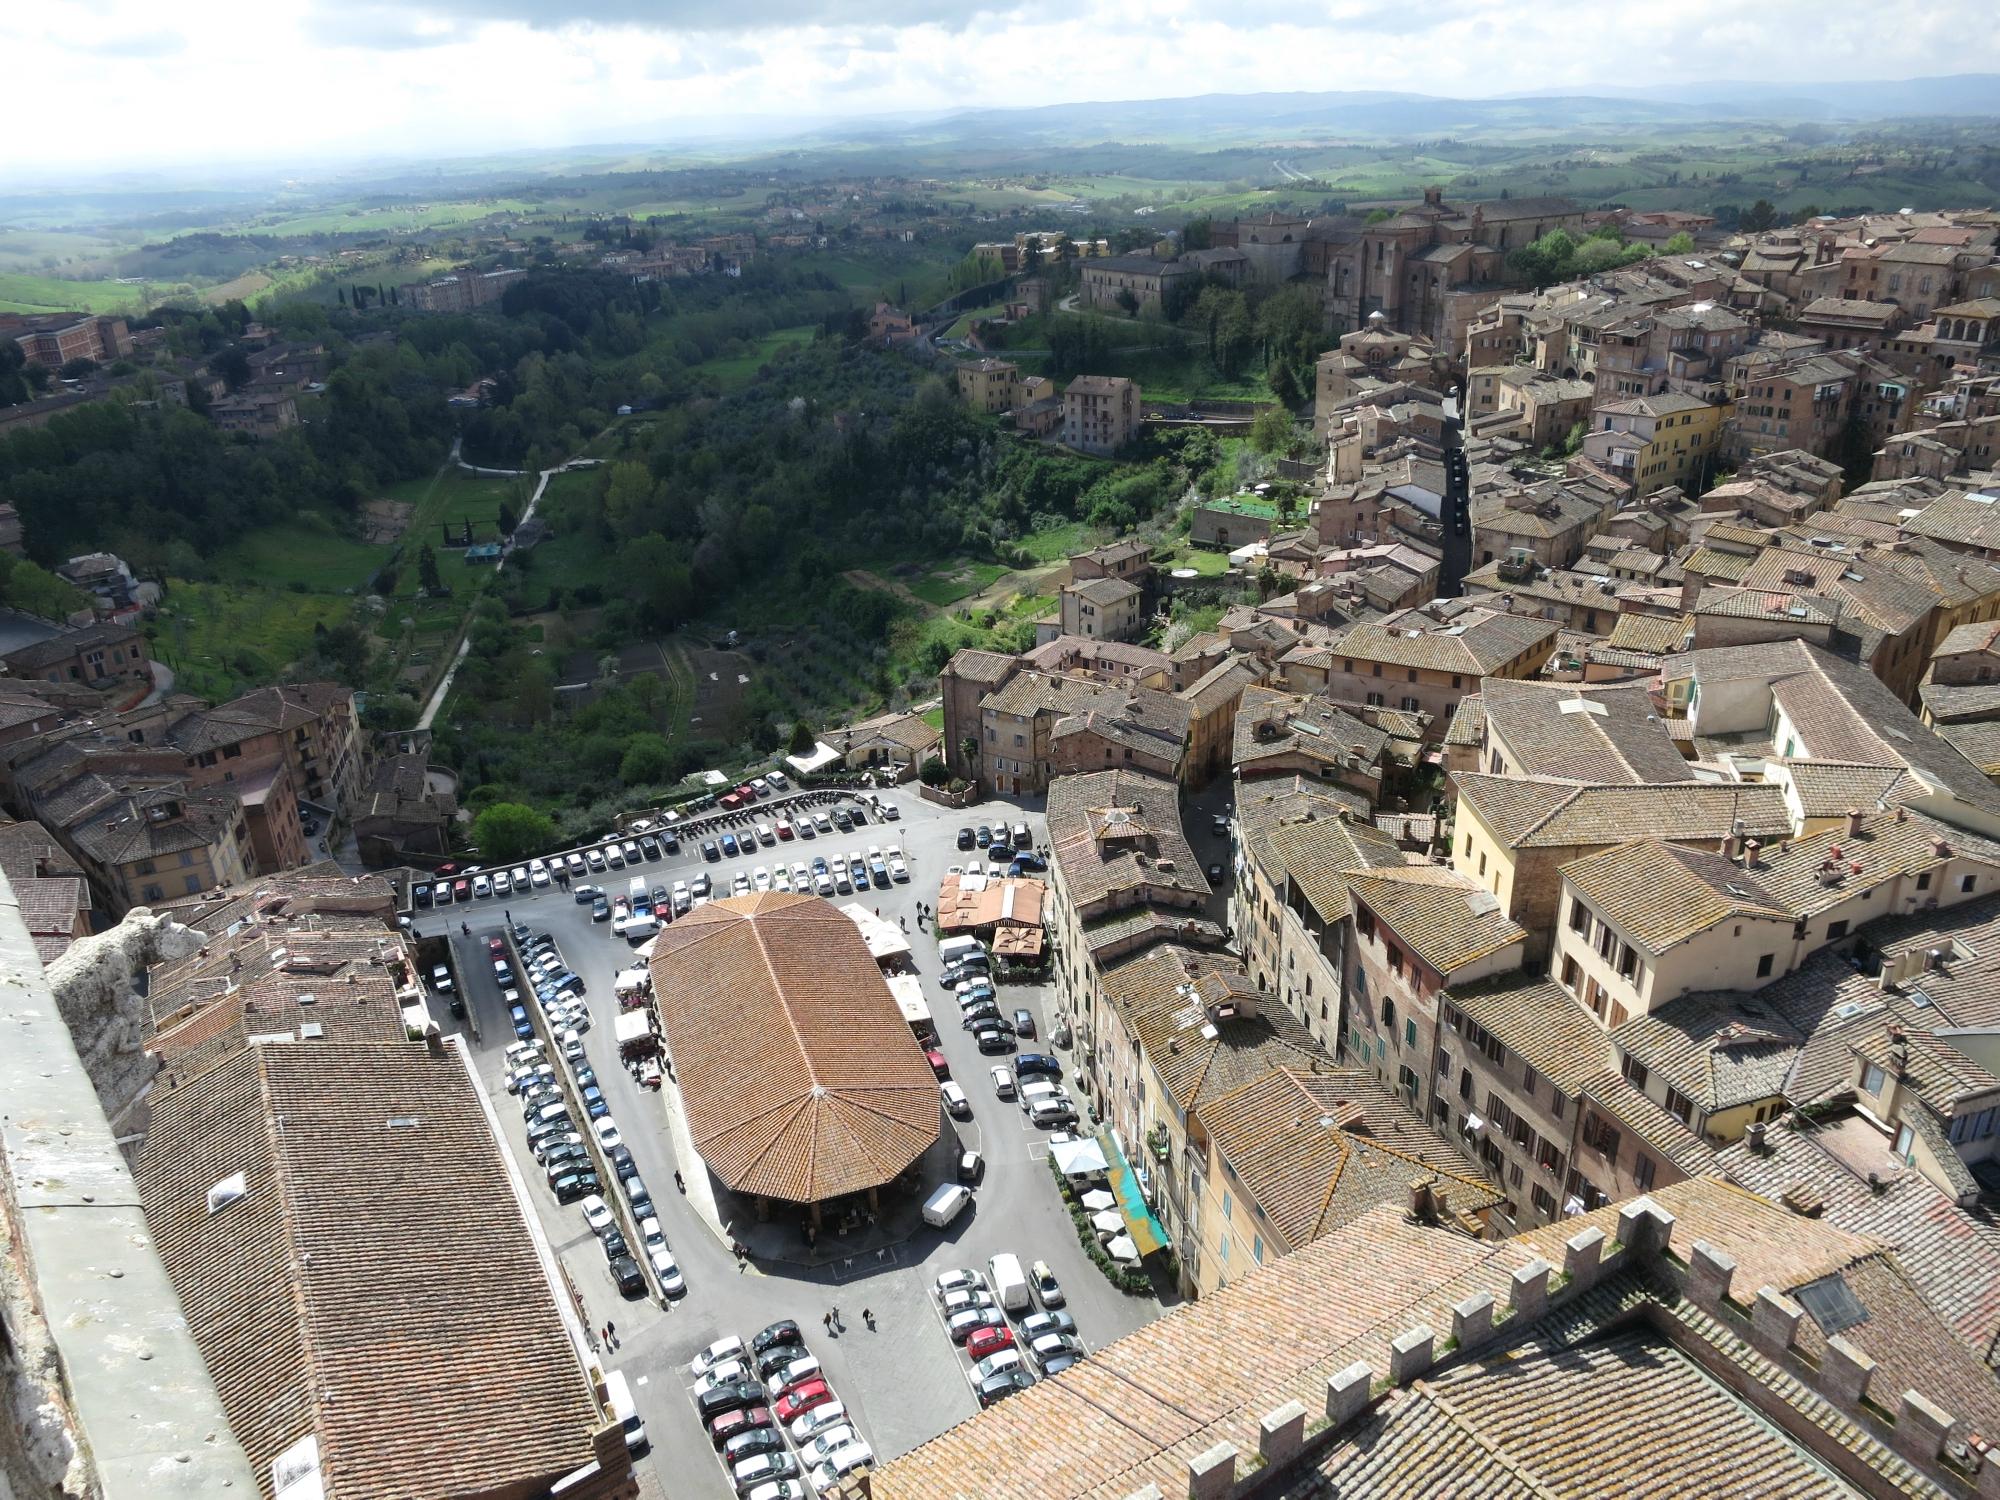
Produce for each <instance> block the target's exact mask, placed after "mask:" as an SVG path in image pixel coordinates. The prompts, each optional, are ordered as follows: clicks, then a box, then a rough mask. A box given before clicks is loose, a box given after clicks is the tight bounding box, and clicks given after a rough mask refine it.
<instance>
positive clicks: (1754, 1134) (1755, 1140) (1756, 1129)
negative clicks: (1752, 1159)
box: [1750, 1120, 1764, 1156]
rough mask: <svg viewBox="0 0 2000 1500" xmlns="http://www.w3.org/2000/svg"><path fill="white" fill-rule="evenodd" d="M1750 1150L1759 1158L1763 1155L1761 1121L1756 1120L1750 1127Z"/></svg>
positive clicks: (1762, 1128) (1762, 1127)
mask: <svg viewBox="0 0 2000 1500" xmlns="http://www.w3.org/2000/svg"><path fill="white" fill-rule="evenodd" d="M1750 1149H1751V1150H1752V1151H1754V1152H1756V1153H1757V1155H1759V1156H1762V1155H1763V1154H1764V1122H1763V1121H1762V1120H1758V1121H1756V1122H1754V1123H1753V1124H1752V1125H1751V1126H1750Z"/></svg>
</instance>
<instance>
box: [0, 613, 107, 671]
mask: <svg viewBox="0 0 2000 1500" xmlns="http://www.w3.org/2000/svg"><path fill="white" fill-rule="evenodd" d="M138 639H139V632H138V631H137V630H135V629H133V628H132V627H131V626H130V625H120V624H117V623H114V622H110V621H104V622H100V623H98V624H95V625H84V626H80V627H79V628H77V629H75V630H65V631H63V632H62V633H61V634H60V635H52V636H50V637H49V638H48V639H47V640H45V641H36V642H34V643H33V644H31V645H27V646H23V647H21V648H20V649H19V650H16V651H10V652H8V653H7V654H6V655H5V656H4V657H0V661H4V662H5V663H6V664H7V667H8V668H9V670H11V671H13V672H14V673H15V674H16V675H19V676H27V675H29V674H31V673H34V672H38V671H40V670H41V669H42V668H44V667H53V666H56V665H58V664H60V663H62V662H66V661H68V660H69V659H70V658H71V657H73V656H75V655H76V654H77V653H78V652H79V651H89V650H94V649H96V648H98V647H104V646H122V645H124V644H125V643H126V642H127V641H136V640H138Z"/></svg>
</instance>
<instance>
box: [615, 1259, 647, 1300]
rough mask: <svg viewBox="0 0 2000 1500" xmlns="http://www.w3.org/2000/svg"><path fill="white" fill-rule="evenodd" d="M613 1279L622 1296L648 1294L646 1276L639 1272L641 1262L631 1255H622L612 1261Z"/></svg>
mask: <svg viewBox="0 0 2000 1500" xmlns="http://www.w3.org/2000/svg"><path fill="white" fill-rule="evenodd" d="M611 1280H612V1282H613V1283H614V1284H615V1285H616V1286H617V1288H618V1295H619V1296H621V1297H643V1296H645V1295H646V1278H645V1277H644V1276H643V1275H641V1274H640V1272H639V1262H637V1261H636V1260H634V1259H632V1257H631V1256H629V1255H621V1256H619V1257H618V1258H617V1259H616V1260H614V1261H612V1262H611Z"/></svg>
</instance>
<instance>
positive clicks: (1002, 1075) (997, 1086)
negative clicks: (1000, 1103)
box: [993, 1068, 1014, 1099]
mask: <svg viewBox="0 0 2000 1500" xmlns="http://www.w3.org/2000/svg"><path fill="white" fill-rule="evenodd" d="M993 1095H994V1097H995V1098H996V1099H1011V1098H1013V1097H1014V1074H1013V1072H1012V1070H1010V1069H1007V1068H995V1069H994V1070H993Z"/></svg>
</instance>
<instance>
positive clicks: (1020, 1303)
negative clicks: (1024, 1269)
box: [986, 1251, 1035, 1312]
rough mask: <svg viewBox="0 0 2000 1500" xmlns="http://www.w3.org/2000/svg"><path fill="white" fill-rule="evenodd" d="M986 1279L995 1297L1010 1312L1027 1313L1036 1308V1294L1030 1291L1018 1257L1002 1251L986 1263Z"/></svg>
mask: <svg viewBox="0 0 2000 1500" xmlns="http://www.w3.org/2000/svg"><path fill="white" fill-rule="evenodd" d="M986 1278H987V1280H988V1281H989V1282H991V1283H992V1286H993V1296H994V1298H995V1299H996V1300H997V1301H998V1302H999V1304H1000V1305H1001V1306H1002V1307H1004V1308H1006V1309H1007V1311H1008V1312H1026V1311H1027V1310H1028V1309H1030V1308H1032V1307H1033V1306H1034V1302H1035V1298H1034V1294H1033V1293H1032V1292H1030V1291H1029V1290H1028V1278H1027V1277H1026V1276H1024V1275H1022V1274H1021V1262H1020V1259H1019V1258H1018V1257H1016V1256H1015V1255H1013V1254H1011V1253H1009V1252H1007V1251H1002V1252H1001V1253H1000V1254H998V1255H996V1256H994V1257H993V1258H992V1259H991V1260H989V1261H988V1262H986Z"/></svg>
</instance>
